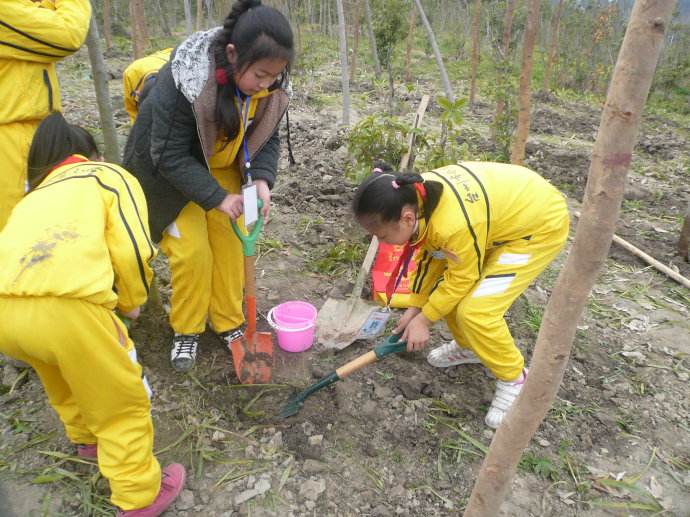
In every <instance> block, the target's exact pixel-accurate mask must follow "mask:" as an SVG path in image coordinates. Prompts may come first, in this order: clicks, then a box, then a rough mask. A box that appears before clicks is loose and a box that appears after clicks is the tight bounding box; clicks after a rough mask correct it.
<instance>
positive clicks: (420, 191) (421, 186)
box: [414, 183, 426, 201]
mask: <svg viewBox="0 0 690 517" xmlns="http://www.w3.org/2000/svg"><path fill="white" fill-rule="evenodd" d="M414 188H415V190H416V191H417V193H418V194H419V197H421V198H422V201H426V188H425V187H424V183H415V184H414Z"/></svg>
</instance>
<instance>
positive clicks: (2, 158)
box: [0, 120, 41, 230]
mask: <svg viewBox="0 0 690 517" xmlns="http://www.w3.org/2000/svg"><path fill="white" fill-rule="evenodd" d="M40 122H41V121H40V120H36V121H29V122H12V123H10V124H2V125H0V230H2V228H3V227H4V226H5V223H6V222H7V219H8V218H9V216H10V212H12V209H13V208H14V206H15V205H16V204H17V203H19V200H20V199H22V198H23V197H24V194H25V192H26V162H27V159H28V157H29V148H30V147H31V140H32V138H33V137H34V132H35V131H36V128H37V127H38V124H40Z"/></svg>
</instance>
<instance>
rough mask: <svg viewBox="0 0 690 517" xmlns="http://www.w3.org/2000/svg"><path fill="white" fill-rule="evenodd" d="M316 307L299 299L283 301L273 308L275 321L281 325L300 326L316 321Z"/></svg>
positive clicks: (288, 326)
mask: <svg viewBox="0 0 690 517" xmlns="http://www.w3.org/2000/svg"><path fill="white" fill-rule="evenodd" d="M316 314H317V311H316V307H314V306H313V305H312V304H311V303H307V302H300V301H297V300H293V301H289V302H284V303H281V304H280V305H276V306H275V307H274V308H273V321H275V322H276V324H278V325H280V326H281V327H287V328H300V327H304V325H305V324H307V323H313V322H314V321H316Z"/></svg>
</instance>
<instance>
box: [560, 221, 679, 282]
mask: <svg viewBox="0 0 690 517" xmlns="http://www.w3.org/2000/svg"><path fill="white" fill-rule="evenodd" d="M574 215H575V217H577V218H578V219H579V218H580V212H574ZM613 242H615V243H616V244H618V245H619V246H620V247H621V248H625V249H626V250H628V251H629V252H630V253H632V254H633V255H635V256H636V257H639V258H641V259H642V260H644V261H645V262H646V263H647V264H649V265H651V266H653V267H654V268H655V269H657V270H658V271H661V272H662V273H664V274H665V275H666V276H668V277H669V278H672V279H673V280H675V281H676V282H678V283H679V284H681V285H683V286H685V287H687V288H688V289H690V280H688V279H687V278H685V277H684V276H683V275H681V274H680V273H677V272H676V271H674V270H673V269H671V268H670V267H668V266H665V265H664V264H662V263H661V262H659V261H658V260H657V259H655V258H654V257H652V256H651V255H648V254H647V253H645V252H644V251H642V250H641V249H640V248H638V247H636V246H633V245H632V244H630V243H629V242H628V241H626V240H625V239H623V238H622V237H619V236H618V235H616V234H615V233H614V234H613Z"/></svg>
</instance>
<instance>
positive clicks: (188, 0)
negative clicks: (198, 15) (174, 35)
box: [184, 0, 194, 34]
mask: <svg viewBox="0 0 690 517" xmlns="http://www.w3.org/2000/svg"><path fill="white" fill-rule="evenodd" d="M184 23H185V28H186V29H187V34H191V33H192V32H194V20H193V19H192V0H184Z"/></svg>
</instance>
